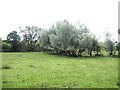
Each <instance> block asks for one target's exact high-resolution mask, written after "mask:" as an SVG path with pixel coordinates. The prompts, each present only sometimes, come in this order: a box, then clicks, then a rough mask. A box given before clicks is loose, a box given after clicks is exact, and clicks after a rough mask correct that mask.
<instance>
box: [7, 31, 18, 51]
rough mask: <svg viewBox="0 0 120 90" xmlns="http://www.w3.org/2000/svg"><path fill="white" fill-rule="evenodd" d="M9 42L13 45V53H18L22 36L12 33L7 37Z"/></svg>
mask: <svg viewBox="0 0 120 90" xmlns="http://www.w3.org/2000/svg"><path fill="white" fill-rule="evenodd" d="M7 40H8V42H9V43H10V44H11V51H17V47H18V43H19V41H20V36H19V35H18V34H17V31H12V32H10V33H9V34H8V35H7Z"/></svg>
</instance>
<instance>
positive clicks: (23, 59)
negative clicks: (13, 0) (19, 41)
mask: <svg viewBox="0 0 120 90" xmlns="http://www.w3.org/2000/svg"><path fill="white" fill-rule="evenodd" d="M2 55H3V62H2V64H3V66H4V65H5V66H9V67H11V68H10V69H2V79H3V80H2V83H3V86H2V87H3V88H45V87H47V88H53V87H54V88H55V87H57V88H117V85H116V83H117V82H118V58H115V57H114V58H111V57H67V56H58V55H50V54H47V53H3V54H2Z"/></svg>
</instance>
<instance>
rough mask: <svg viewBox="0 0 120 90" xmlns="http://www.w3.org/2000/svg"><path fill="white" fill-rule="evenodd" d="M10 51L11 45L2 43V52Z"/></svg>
mask: <svg viewBox="0 0 120 90" xmlns="http://www.w3.org/2000/svg"><path fill="white" fill-rule="evenodd" d="M10 49H11V44H9V43H6V42H2V51H3V52H4V51H10Z"/></svg>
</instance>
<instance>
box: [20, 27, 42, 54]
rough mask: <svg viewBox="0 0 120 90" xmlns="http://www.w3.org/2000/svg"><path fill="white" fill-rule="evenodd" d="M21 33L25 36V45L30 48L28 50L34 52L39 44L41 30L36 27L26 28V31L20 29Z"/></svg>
mask: <svg viewBox="0 0 120 90" xmlns="http://www.w3.org/2000/svg"><path fill="white" fill-rule="evenodd" d="M20 30H21V33H22V35H23V40H24V41H25V44H26V45H27V46H28V50H29V51H30V52H31V51H34V49H35V47H36V45H37V44H38V43H39V38H40V36H39V34H40V30H41V28H38V27H36V26H32V27H30V26H26V27H25V28H24V29H22V28H21V27H20Z"/></svg>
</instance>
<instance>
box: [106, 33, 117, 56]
mask: <svg viewBox="0 0 120 90" xmlns="http://www.w3.org/2000/svg"><path fill="white" fill-rule="evenodd" d="M105 37H106V40H105V45H106V50H107V51H108V52H109V55H113V51H114V48H115V47H114V42H113V41H112V40H111V34H110V33H109V32H107V33H106V34H105Z"/></svg>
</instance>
